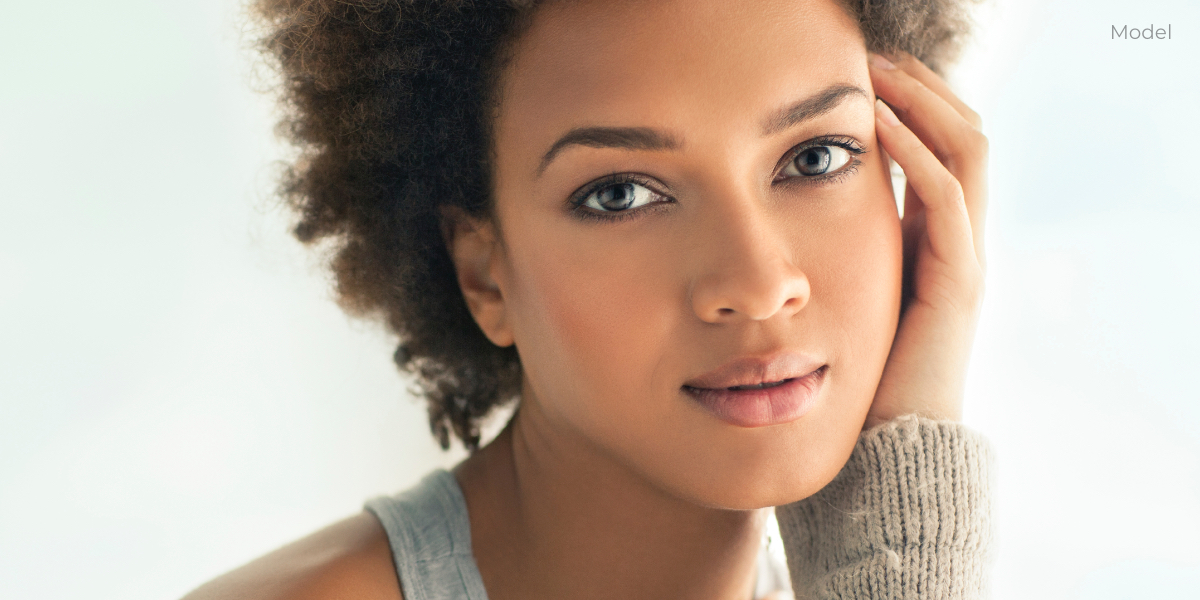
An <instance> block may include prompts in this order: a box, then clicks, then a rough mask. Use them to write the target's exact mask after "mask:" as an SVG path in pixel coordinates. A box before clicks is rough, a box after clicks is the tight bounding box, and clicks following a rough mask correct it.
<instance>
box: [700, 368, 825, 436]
mask: <svg viewBox="0 0 1200 600" xmlns="http://www.w3.org/2000/svg"><path fill="white" fill-rule="evenodd" d="M828 370H829V368H828V365H825V364H822V363H821V362H820V361H817V360H814V359H812V358H810V357H808V356H805V355H803V354H780V355H776V356H774V357H772V358H770V359H763V358H755V357H749V358H741V359H737V360H734V361H731V362H729V363H726V364H725V365H722V366H721V367H720V368H718V369H716V370H714V371H710V372H709V373H706V374H704V375H701V376H700V377H697V378H695V379H692V380H689V381H687V382H685V383H684V385H683V387H682V388H681V389H682V391H683V392H684V393H686V394H687V395H688V396H690V397H691V398H692V399H694V400H696V401H697V403H698V404H700V405H701V406H702V407H704V408H705V409H706V410H708V411H709V412H710V413H712V414H713V415H714V416H716V417H717V418H719V419H721V420H722V421H725V422H726V423H729V424H730V425H736V426H739V427H766V426H769V425H779V424H782V423H789V422H791V421H794V420H796V419H798V418H800V417H801V416H803V415H804V414H805V413H807V412H808V411H809V410H810V409H811V408H812V407H813V405H815V404H816V400H817V396H818V394H819V393H820V391H821V388H822V387H824V383H825V374H826V372H827V371H828ZM780 382H782V383H780ZM761 384H776V385H772V386H771V387H764V388H757V389H747V390H731V389H728V388H731V387H737V386H747V385H761Z"/></svg>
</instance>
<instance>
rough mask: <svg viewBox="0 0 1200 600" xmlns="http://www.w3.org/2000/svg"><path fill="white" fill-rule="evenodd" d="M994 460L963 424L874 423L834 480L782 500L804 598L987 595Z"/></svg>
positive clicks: (929, 599) (783, 524) (792, 566)
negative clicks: (790, 501) (803, 496)
mask: <svg viewBox="0 0 1200 600" xmlns="http://www.w3.org/2000/svg"><path fill="white" fill-rule="evenodd" d="M992 460H993V459H992V451H991V448H990V446H989V445H988V443H987V441H986V440H985V439H984V438H983V436H981V435H980V434H978V433H976V432H974V431H972V430H970V429H968V428H967V427H965V426H963V425H962V424H959V423H954V422H948V421H933V420H930V419H925V418H918V417H915V416H908V417H901V418H898V419H894V420H892V421H888V422H886V423H883V424H881V425H879V426H877V427H874V428H872V429H869V430H867V431H864V432H863V433H862V434H861V435H860V436H859V440H858V444H857V445H856V446H855V448H854V452H853V453H852V454H851V455H850V460H849V462H848V463H847V464H846V466H845V467H844V468H843V469H842V471H841V472H840V473H839V474H838V476H837V477H836V478H835V479H834V480H833V482H831V483H830V484H829V485H828V486H826V487H825V488H824V489H822V490H821V491H820V492H817V493H816V494H814V495H813V496H811V497H809V498H806V499H804V500H801V501H800V502H796V503H793V504H788V505H786V506H780V507H778V508H776V511H775V514H776V517H777V518H778V520H779V530H780V537H781V538H782V539H783V543H784V549H785V551H786V553H787V561H788V570H789V572H790V573H791V576H792V588H793V590H794V591H795V594H796V598H797V600H804V599H807V598H820V599H821V600H826V599H829V600H832V599H835V598H836V599H845V600H849V599H854V600H864V599H867V598H870V599H872V600H883V599H887V600H892V599H896V600H900V599H904V600H909V599H914V600H915V599H918V598H919V599H920V600H941V599H955V600H959V599H972V600H974V599H978V598H984V597H986V596H987V577H986V576H987V567H988V563H989V562H990V559H991V547H992V543H991V542H992V518H991V473H992Z"/></svg>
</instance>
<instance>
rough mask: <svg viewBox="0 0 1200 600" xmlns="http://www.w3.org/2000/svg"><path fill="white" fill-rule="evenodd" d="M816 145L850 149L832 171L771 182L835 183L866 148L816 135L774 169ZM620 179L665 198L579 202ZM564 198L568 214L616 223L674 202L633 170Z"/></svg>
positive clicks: (840, 138)
mask: <svg viewBox="0 0 1200 600" xmlns="http://www.w3.org/2000/svg"><path fill="white" fill-rule="evenodd" d="M820 146H837V147H839V148H843V149H845V150H846V151H847V152H849V153H850V160H849V162H847V163H846V164H845V165H844V166H843V167H841V168H839V169H838V170H837V171H834V172H833V173H823V174H821V175H815V176H812V177H803V176H792V177H787V178H784V179H778V175H776V179H772V183H780V184H782V185H789V186H790V185H817V186H826V185H832V184H836V183H838V182H840V181H841V180H843V179H845V178H846V177H849V176H850V175H853V174H854V173H856V172H857V171H858V167H859V165H861V164H862V161H860V160H858V159H857V158H855V157H856V156H861V155H863V154H866V153H867V152H868V151H867V149H866V148H863V147H862V145H861V144H859V143H858V140H855V139H854V138H852V137H849V136H840V135H838V136H821V137H816V138H813V139H811V140H808V141H805V142H803V143H801V144H799V145H797V146H795V147H793V148H792V149H791V150H789V151H788V153H787V154H786V155H785V156H786V158H784V159H783V160H781V161H779V164H778V165H776V166H775V171H776V172H777V173H778V172H779V171H782V170H783V168H784V167H785V166H786V165H787V164H788V163H789V162H791V161H793V160H796V157H797V156H799V155H800V153H801V152H804V151H805V150H809V149H811V148H816V147H820ZM797 179H799V180H801V181H795V180H797ZM622 183H636V184H638V185H640V186H643V187H645V188H646V189H649V190H650V191H651V192H653V193H655V194H657V195H659V196H662V197H663V198H665V199H666V200H665V201H662V202H655V203H654V204H652V205H649V206H645V207H643V208H635V209H631V210H623V211H619V212H611V213H601V212H597V211H594V210H591V209H589V208H587V207H585V206H583V205H584V203H585V202H587V199H588V198H589V197H591V195H592V194H593V193H595V192H598V191H600V190H602V189H604V188H606V187H609V186H613V185H619V184H622ZM568 202H569V204H570V211H571V214H572V215H574V216H575V217H577V218H579V219H580V220H583V221H601V222H605V223H618V222H623V221H628V220H630V219H637V218H641V217H643V216H645V215H647V214H648V213H650V212H652V211H657V210H661V209H663V208H664V205H666V204H674V203H675V199H674V198H672V197H670V196H669V195H667V194H664V193H662V192H660V191H659V190H658V189H656V187H655V185H654V183H653V180H652V179H650V178H648V177H646V176H644V175H639V174H636V173H613V174H610V175H605V176H604V177H601V178H600V179H597V180H595V181H593V182H592V183H590V184H588V185H586V186H584V187H583V188H581V189H580V190H579V191H577V192H575V193H574V194H571V197H570V200H569V201H568Z"/></svg>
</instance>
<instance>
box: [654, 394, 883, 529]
mask: <svg viewBox="0 0 1200 600" xmlns="http://www.w3.org/2000/svg"><path fill="white" fill-rule="evenodd" d="M814 412H816V413H817V414H809V415H805V416H804V417H801V418H800V419H797V420H796V421H794V422H792V423H787V424H782V425H775V426H771V427H762V428H757V429H745V428H735V427H732V426H729V425H725V424H721V425H722V427H723V428H725V429H726V431H724V432H723V433H724V435H719V436H712V437H711V438H709V439H708V440H707V441H708V442H709V443H707V444H703V445H698V446H694V447H693V450H692V457H691V460H684V461H682V464H679V463H676V465H675V466H676V468H673V469H670V470H666V471H664V470H660V469H657V468H654V467H651V469H650V470H652V471H658V472H657V473H649V474H650V475H651V476H652V477H654V479H657V480H658V484H659V485H660V486H661V487H662V488H664V489H665V490H667V491H668V492H669V493H672V494H673V495H676V496H678V497H681V498H684V499H687V500H688V501H690V502H692V503H695V504H699V505H701V506H707V507H711V508H720V509H727V510H752V509H759V508H766V507H771V506H779V505H782V504H790V503H792V502H797V501H800V500H803V499H805V498H808V497H809V496H812V495H813V494H815V493H817V492H818V491H820V490H821V489H822V488H824V487H825V486H826V485H828V484H829V482H831V481H833V479H834V477H836V476H837V474H838V473H839V472H840V471H841V470H842V468H843V467H844V466H845V464H846V461H847V460H848V459H849V458H850V453H851V452H852V451H853V450H854V445H855V443H856V442H857V441H858V435H859V433H860V432H861V431H862V423H863V418H865V415H866V406H865V405H864V408H863V409H862V410H861V411H858V410H854V411H843V412H842V413H841V414H836V415H832V416H833V417H834V418H822V417H826V416H827V415H822V414H820V413H819V412H818V411H814ZM860 412H861V415H860V414H859V413H860ZM860 417H862V418H860ZM660 456H662V455H660ZM662 457H663V458H668V459H670V458H672V457H670V456H662ZM671 462H674V461H671ZM656 466H659V467H661V466H664V465H662V464H661V463H660V464H659V465H656ZM666 466H670V465H666ZM644 472H645V471H644ZM655 475H657V476H655Z"/></svg>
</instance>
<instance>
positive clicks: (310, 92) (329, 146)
mask: <svg viewBox="0 0 1200 600" xmlns="http://www.w3.org/2000/svg"><path fill="white" fill-rule="evenodd" d="M839 1H840V2H841V4H842V5H843V6H844V7H845V8H846V10H847V11H848V12H849V13H850V14H851V15H852V16H854V17H856V18H857V19H858V22H859V26H860V29H861V31H862V32H863V35H864V38H865V39H866V44H867V47H868V49H870V50H873V51H876V52H884V53H894V52H896V51H904V52H908V53H910V54H912V55H914V56H916V57H917V58H918V59H920V60H922V61H923V62H925V63H926V64H927V65H929V66H930V67H931V68H932V69H933V70H935V71H938V72H941V71H942V70H943V69H944V68H945V67H946V66H947V65H948V64H950V62H952V61H953V60H954V59H955V58H956V56H957V54H958V51H959V48H960V47H961V44H962V41H963V39H964V38H965V36H966V34H967V32H968V30H969V27H968V25H969V20H968V17H967V11H966V7H965V6H964V3H965V2H968V1H972V0H897V1H884V0H839ZM538 4H540V1H539V0H251V5H250V8H251V13H252V18H253V19H255V20H256V21H257V22H259V23H260V24H261V25H262V26H263V30H264V34H263V35H262V37H261V38H259V40H258V48H259V50H260V51H261V53H262V55H263V56H264V57H265V58H267V59H268V61H269V62H270V64H271V65H272V67H273V68H274V69H275V71H276V72H277V73H278V74H279V75H280V76H281V88H282V89H281V90H280V101H281V107H282V111H283V115H284V116H283V118H282V119H281V121H280V123H279V129H278V130H279V132H280V135H281V136H282V137H284V138H286V139H287V140H289V141H290V142H291V143H292V144H293V145H294V146H295V147H296V148H297V150H298V151H299V152H298V158H297V159H296V160H295V161H293V162H292V163H291V164H290V165H289V167H288V168H287V170H286V171H285V173H284V175H283V177H282V180H281V182H280V187H279V195H280V197H281V198H282V199H283V200H285V201H286V203H287V204H288V205H289V206H290V207H291V208H292V209H294V211H295V212H296V215H297V222H296V225H295V228H294V234H295V236H296V237H297V238H298V239H299V240H300V241H301V242H304V243H306V244H312V243H314V242H318V241H322V240H324V241H326V242H329V243H330V248H331V250H332V254H331V256H332V258H331V261H330V267H331V268H332V271H333V273H334V275H335V281H336V288H337V295H338V298H339V303H340V304H341V305H342V307H343V308H344V309H345V310H346V311H347V312H349V313H351V314H353V315H357V316H363V317H375V318H379V319H381V320H382V321H383V322H384V323H386V325H387V327H388V328H389V329H390V330H391V331H392V332H393V333H395V334H397V335H398V337H399V340H400V343H399V346H398V348H397V349H396V352H395V357H394V358H395V361H396V364H397V366H398V367H399V368H400V370H401V371H404V372H407V373H411V374H413V375H415V376H416V381H417V385H418V387H419V389H418V390H414V391H415V392H417V393H419V394H420V395H422V396H424V398H425V399H426V401H427V403H428V410H429V423H430V427H431V429H432V432H433V434H434V436H435V437H436V438H437V439H438V441H439V443H440V444H441V446H442V447H443V448H449V444H450V433H451V432H453V434H454V435H455V436H457V437H458V438H459V439H460V440H461V441H462V443H463V445H464V446H466V448H467V449H468V450H472V451H473V450H475V449H477V448H478V445H479V436H480V434H479V421H480V420H481V419H482V418H483V417H484V416H485V415H487V413H488V412H489V411H490V410H491V409H492V408H493V407H495V406H498V405H500V404H503V403H506V402H508V401H511V400H513V399H515V398H516V396H517V395H518V393H519V392H520V384H521V376H522V370H521V364H520V360H519V358H518V355H517V352H516V349H515V347H511V346H510V347H507V348H500V347H497V346H495V345H494V344H492V343H491V342H490V341H489V340H488V339H487V338H486V337H485V336H484V335H483V332H482V331H481V330H480V329H479V327H478V326H477V325H476V324H475V321H474V319H473V318H472V317H471V314H470V312H469V311H468V309H467V306H466V302H465V300H464V299H463V295H462V292H461V290H460V289H459V287H458V281H457V277H456V274H455V271H454V265H453V263H452V261H451V259H450V256H449V253H448V251H447V248H446V246H445V242H444V239H443V235H442V222H441V218H440V215H441V212H440V210H441V209H442V207H445V206H452V207H458V208H459V209H462V210H463V211H465V212H466V214H468V215H471V216H472V217H475V218H491V217H492V213H491V210H492V198H491V170H490V161H489V153H490V151H491V141H490V140H491V135H490V134H491V131H490V125H491V115H492V114H494V113H493V109H494V108H495V105H494V102H495V98H494V92H495V88H496V87H497V86H496V78H497V77H498V73H499V72H500V71H502V69H503V65H504V61H505V50H506V48H507V47H508V46H509V44H510V43H511V42H512V41H513V40H515V39H516V38H517V37H518V36H519V35H520V33H521V32H522V30H523V27H524V26H525V25H526V24H528V22H529V17H530V16H531V15H532V13H533V11H534V10H536V7H537V5H538Z"/></svg>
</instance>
